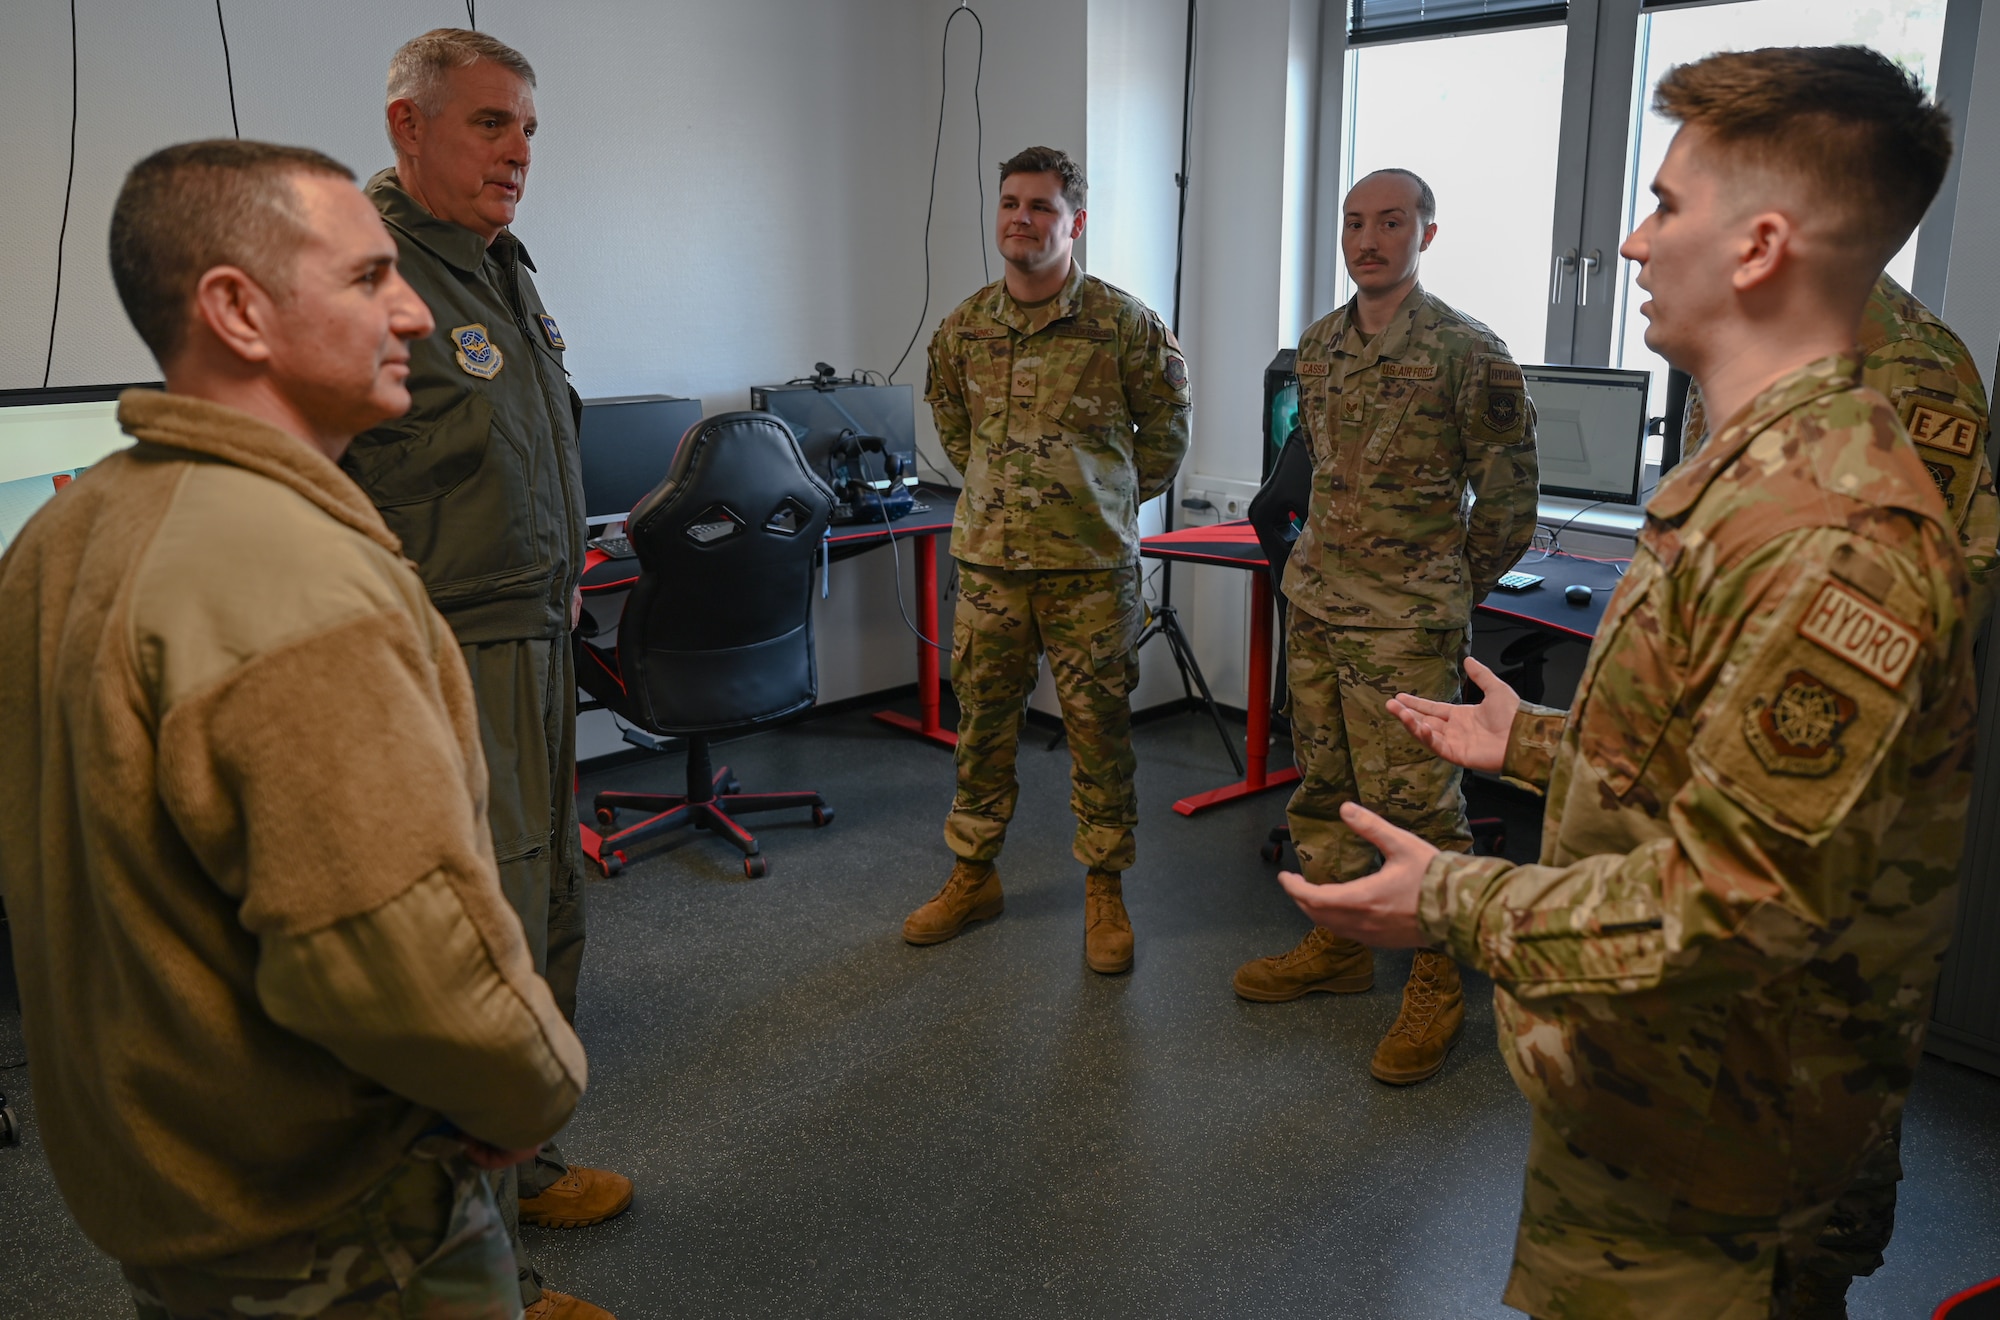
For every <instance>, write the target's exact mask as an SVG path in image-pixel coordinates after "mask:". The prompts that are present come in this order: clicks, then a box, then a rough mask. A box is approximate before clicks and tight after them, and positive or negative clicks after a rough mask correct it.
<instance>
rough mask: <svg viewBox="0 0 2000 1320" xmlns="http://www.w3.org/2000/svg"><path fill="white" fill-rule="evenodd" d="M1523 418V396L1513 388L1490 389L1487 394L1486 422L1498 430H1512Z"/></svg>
mask: <svg viewBox="0 0 2000 1320" xmlns="http://www.w3.org/2000/svg"><path fill="white" fill-rule="evenodd" d="M1520 420H1521V396H1520V395H1518V394H1516V393H1514V391H1512V390H1489V391H1487V394H1486V424H1487V425H1488V426H1491V427H1492V428H1493V429H1494V430H1496V431H1511V430H1513V429H1514V427H1515V426H1516V425H1517V424H1519V422H1520Z"/></svg>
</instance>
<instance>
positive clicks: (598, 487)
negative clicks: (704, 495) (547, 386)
mask: <svg viewBox="0 0 2000 1320" xmlns="http://www.w3.org/2000/svg"><path fill="white" fill-rule="evenodd" d="M700 420H701V400H700V399H681V398H675V397H674V396H672V395H668V394H631V395H625V396H622V397H619V398H615V399H585V400H584V401H583V433H582V435H581V436H580V437H579V438H578V441H577V443H578V446H579V447H580V448H581V450H582V451H583V509H584V517H585V520H586V521H587V522H589V524H590V525H591V526H592V527H601V526H603V525H604V524H606V523H615V522H623V521H625V515H626V514H628V513H630V512H632V508H633V506H634V505H636V504H638V502H639V501H640V500H642V499H644V498H646V496H647V494H648V493H650V492H651V491H652V489H653V487H655V486H657V485H659V484H660V479H661V478H662V477H664V476H666V475H667V467H668V465H669V464H671V463H672V462H673V461H674V449H675V447H676V446H678V445H679V444H680V442H681V437H682V436H683V435H685V434H686V433H687V429H688V428H689V427H690V426H693V425H694V424H695V423H696V422H698V421H700Z"/></svg>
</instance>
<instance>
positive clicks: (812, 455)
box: [750, 381, 917, 521]
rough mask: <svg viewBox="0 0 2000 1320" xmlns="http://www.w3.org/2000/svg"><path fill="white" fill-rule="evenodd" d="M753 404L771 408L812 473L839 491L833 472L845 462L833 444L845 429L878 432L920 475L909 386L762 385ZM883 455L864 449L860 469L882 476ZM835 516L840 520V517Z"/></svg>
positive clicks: (907, 468) (908, 474)
mask: <svg viewBox="0 0 2000 1320" xmlns="http://www.w3.org/2000/svg"><path fill="white" fill-rule="evenodd" d="M750 406H751V407H752V408H755V409H757V410H758V411H760V412H767V413H771V414H773V415H775V416H776V417H778V418H779V419H780V420H782V421H783V422H784V423H785V425H787V426H789V427H791V428H792V435H793V436H794V437H795V438H796V439H797V440H798V442H799V452H800V453H801V454H803V455H805V460H806V466H807V467H809V468H811V469H812V471H813V475H815V476H817V477H818V478H819V479H820V480H821V481H824V482H826V483H827V484H828V485H829V486H831V487H833V488H834V489H835V490H836V491H838V490H840V489H841V487H842V485H843V483H842V482H841V480H840V474H839V473H838V472H837V471H836V470H835V469H837V468H838V467H839V466H841V462H842V460H839V459H836V458H835V456H834V442H835V441H836V440H838V439H839V438H840V436H841V435H842V433H843V432H848V431H851V432H853V433H854V434H856V435H871V436H876V437H878V438H879V439H880V440H881V441H882V448H883V451H884V452H885V453H888V454H895V455H897V456H898V457H899V458H900V459H901V460H902V468H903V473H904V476H905V478H906V479H909V480H914V479H915V477H916V473H917V415H916V409H915V404H914V403H913V402H912V400H911V397H910V387H909V386H908V385H863V384H860V383H858V382H849V381H834V382H832V383H827V382H821V383H820V384H811V383H797V382H795V383H792V384H787V385H758V386H753V387H752V388H751V390H750ZM880 462H881V459H880V458H878V457H876V456H874V455H873V454H866V453H864V454H863V455H862V456H861V458H860V466H861V469H862V470H861V472H860V473H858V474H850V475H859V476H861V477H863V478H864V479H867V480H871V481H872V480H880V479H882V476H883V471H882V469H881V468H880V467H879V466H877V465H878V464H879V463H880ZM838 520H839V519H838V515H836V521H838Z"/></svg>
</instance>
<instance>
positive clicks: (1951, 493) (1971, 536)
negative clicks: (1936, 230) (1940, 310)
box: [1681, 274, 2000, 632]
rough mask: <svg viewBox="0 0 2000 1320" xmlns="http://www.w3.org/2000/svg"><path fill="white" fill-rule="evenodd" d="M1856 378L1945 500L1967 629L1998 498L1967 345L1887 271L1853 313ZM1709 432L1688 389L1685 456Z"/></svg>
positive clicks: (1994, 534) (1982, 595)
mask: <svg viewBox="0 0 2000 1320" xmlns="http://www.w3.org/2000/svg"><path fill="white" fill-rule="evenodd" d="M1860 348H1861V383H1862V384H1864V385H1866V386H1867V387H1868V388H1869V389H1871V390H1874V391H1875V392H1876V393H1877V394H1880V395H1882V396H1883V397H1884V398H1886V399H1888V400H1889V403H1890V404H1891V405H1892V406H1893V407H1894V408H1895V409H1896V416H1897V417H1898V418H1900V419H1901V420H1902V423H1903V427H1904V429H1905V430H1907V431H1908V432H1909V433H1910V438H1911V439H1912V440H1914V441H1916V443H1917V450H1918V457H1920V458H1921V459H1923V462H1924V468H1925V470H1926V471H1928V472H1929V473H1930V474H1931V480H1933V481H1935V482H1936V483H1937V487H1938V493H1939V494H1940V495H1942V496H1944V507H1945V510H1946V512H1947V513H1949V514H1950V515H1951V517H1952V518H1953V520H1954V523H1955V526H1956V529H1957V532H1958V545H1959V549H1960V550H1961V551H1963V552H1964V554H1965V568H1966V572H1967V574H1968V575H1969V576H1970V578H1971V579H1972V618H1973V625H1974V628H1973V630H1974V631H1975V632H1977V631H1978V625H1979V623H1980V622H1981V621H1983V620H1984V619H1985V617H1986V614H1987V611H1988V610H1990V609H1991V608H1992V604H1993V587H1994V567H1995V564H1996V563H2000V559H1996V551H1995V542H1996V540H2000V496H1996V495H1995V492H1994V485H1993V464H1992V456H1991V454H1989V453H1988V452H1987V443H1988V441H1989V440H1990V439H1991V430H1990V424H1989V418H1988V413H1987V403H1986V385H1985V382H1984V381H1982V380H1981V379H1980V378H1979V366H1978V364H1977V363H1975V362H1974V361H1973V360H1972V350H1971V349H1969V348H1967V347H1966V346H1965V341H1964V340H1963V339H1960V338H1959V337H1958V334H1957V333H1956V332H1955V331H1954V330H1953V329H1952V328H1951V327H1950V326H1948V325H1946V324H1945V323H1944V322H1943V321H1942V320H1940V319H1939V318H1938V316H1937V315H1936V313H1934V312H1932V311H1931V309H1930V308H1928V307H1926V306H1924V304H1923V301H1922V300H1921V299H1920V298H1918V297H1917V295H1915V294H1914V293H1911V292H1910V291H1909V290H1908V289H1905V288H1904V287H1903V286H1902V285H1900V284H1898V283H1896V281H1895V280H1893V279H1891V278H1890V277H1889V276H1888V275H1886V274H1885V275H1883V276H1882V278H1881V279H1879V280H1877V281H1876V282H1875V292H1874V293H1873V294H1872V295H1870V297H1869V299H1868V309H1867V310H1866V311H1865V312H1863V313H1862V316H1861V340H1860ZM1707 438H1708V412H1707V409H1706V408H1705V407H1704V406H1703V405H1702V401H1701V387H1700V386H1694V387H1691V388H1690V389H1689V391H1688V403H1687V415H1686V418H1685V419H1684V420H1683V422H1682V424H1681V452H1682V455H1683V456H1684V457H1693V456H1694V454H1695V453H1696V452H1698V451H1699V450H1700V449H1701V446H1702V443H1703V441H1705V440H1706V439H1707Z"/></svg>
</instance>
